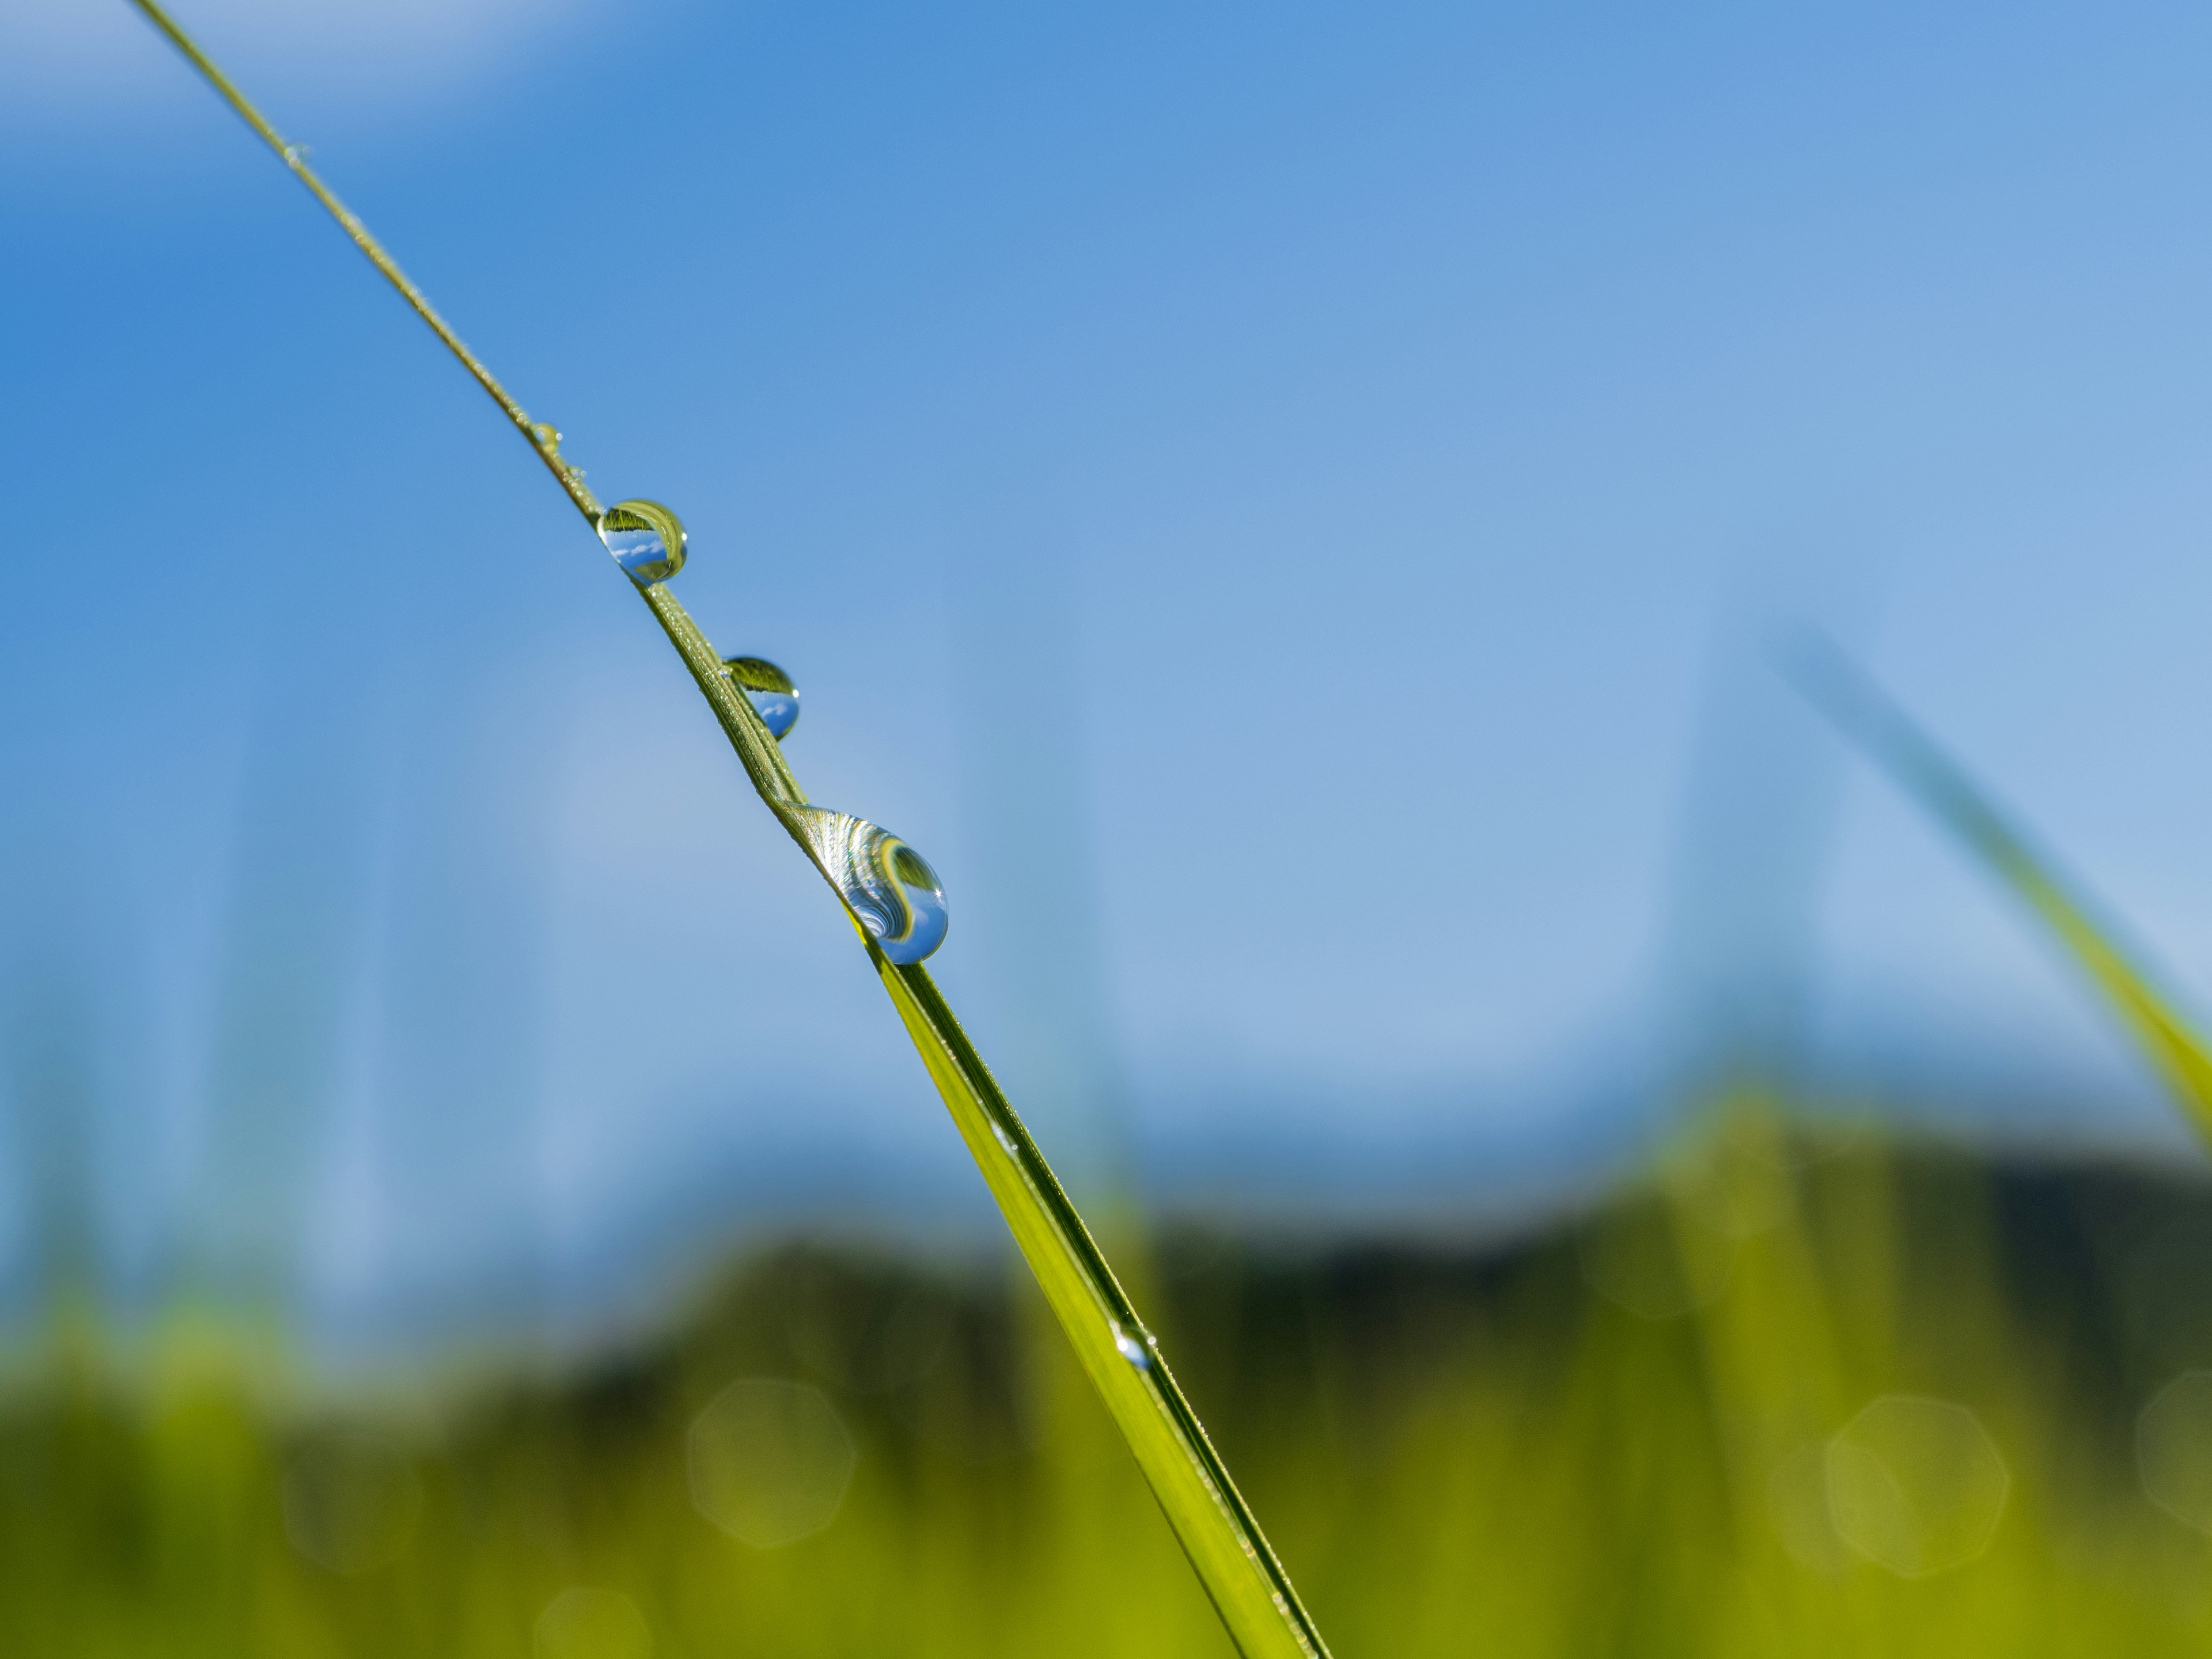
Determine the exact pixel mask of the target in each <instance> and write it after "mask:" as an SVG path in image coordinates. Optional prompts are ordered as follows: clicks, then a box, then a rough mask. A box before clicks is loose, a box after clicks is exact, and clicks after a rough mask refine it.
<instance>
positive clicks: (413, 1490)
mask: <svg viewBox="0 0 2212 1659" xmlns="http://www.w3.org/2000/svg"><path fill="white" fill-rule="evenodd" d="M283 1510H284V1536H285V1538H286V1539H287V1540H289V1541H290V1543H291V1546H292V1547H293V1548H294V1549H295V1550H297V1551H298V1552H299V1553H301V1555H302V1556H304V1557H306V1558H307V1559H308V1560H310V1561H313V1562H314V1563H315V1564H316V1565H319V1566H323V1567H327V1568H329V1569H330V1570H331V1571H332V1572H340V1573H356V1572H368V1571H372V1570H374V1568H377V1567H381V1566H385V1565H389V1564H390V1563H392V1562H393V1561H396V1560H398V1559H399V1558H400V1557H401V1556H402V1555H404V1554H405V1553H406V1552H407V1546H408V1545H409V1544H410V1542H411V1541H413V1539H414V1536H415V1527H416V1522H418V1521H420V1520H421V1519H422V1477H421V1476H420V1475H418V1474H416V1472H415V1466H414V1464H413V1463H412V1462H410V1461H409V1459H408V1457H407V1455H406V1454H405V1453H404V1451H403V1450H402V1449H400V1448H399V1446H398V1443H396V1442H394V1441H392V1439H390V1438H389V1437H386V1436H384V1435H380V1434H377V1433H374V1431H369V1430H367V1429H339V1430H332V1431H326V1432H325V1433H323V1434H321V1435H319V1436H318V1437H316V1438H314V1439H313V1440H312V1441H310V1442H309V1443H307V1445H306V1446H304V1447H302V1448H301V1450H300V1451H299V1452H298V1453H297V1454H296V1455H295V1456H294V1457H293V1459H292V1461H291V1462H290V1463H289V1464H288V1465H287V1466H286V1468H285V1470H284V1489H283Z"/></svg>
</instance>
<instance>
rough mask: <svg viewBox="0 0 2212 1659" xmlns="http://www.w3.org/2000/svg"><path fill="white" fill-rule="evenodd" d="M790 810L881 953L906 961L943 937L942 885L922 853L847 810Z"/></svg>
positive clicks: (915, 959) (920, 955) (914, 960)
mask: <svg viewBox="0 0 2212 1659" xmlns="http://www.w3.org/2000/svg"><path fill="white" fill-rule="evenodd" d="M793 811H796V812H797V813H798V814H799V822H800V826H801V829H802V833H804V834H805V836H806V840H807V844H808V845H809V846H811V848H813V849H814V856H815V858H816V860H817V861H818V862H819V863H820V864H821V866H822V868H823V872H825V873H826V874H827V875H828V876H829V880H830V883H831V884H832V885H833V886H835V887H836V890H838V892H839V893H840V894H842V896H843V897H844V900H845V902H846V903H847V904H848V905H850V906H852V908H853V914H854V915H856V916H858V917H860V926H861V927H865V928H866V929H867V930H868V936H869V937H870V938H871V939H874V940H875V942H876V945H877V946H878V949H880V950H881V951H883V953H884V955H885V956H886V957H890V959H891V960H892V961H893V962H895V963H898V964H899V965H900V966H901V967H906V966H908V965H909V964H911V963H917V962H920V961H921V959H922V958H923V957H927V955H929V953H930V952H931V951H934V950H935V949H937V947H938V946H939V945H942V944H944V943H945V924H946V922H947V921H948V920H949V918H948V917H947V915H946V914H945V889H944V887H943V886H942V885H941V884H939V881H938V879H937V872H936V871H934V870H933V869H931V868H930V867H929V861H928V860H927V859H925V858H923V857H922V855H921V854H919V853H917V852H915V850H914V848H911V847H909V846H908V845H907V844H906V843H905V842H902V841H901V840H900V839H899V838H898V837H897V836H894V835H892V834H890V832H889V831H888V830H884V829H878V828H877V827H876V826H875V825H874V824H872V823H869V822H868V821H867V820H866V818H856V817H854V816H853V815H852V814H851V813H849V812H833V811H829V809H828V808H827V807H823V806H800V807H797V808H794V809H793Z"/></svg>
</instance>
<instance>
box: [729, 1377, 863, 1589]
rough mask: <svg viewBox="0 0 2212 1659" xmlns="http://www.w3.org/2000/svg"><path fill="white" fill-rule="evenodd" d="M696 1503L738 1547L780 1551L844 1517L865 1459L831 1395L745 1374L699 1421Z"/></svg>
mask: <svg viewBox="0 0 2212 1659" xmlns="http://www.w3.org/2000/svg"><path fill="white" fill-rule="evenodd" d="M687 1454H688V1455H687V1461H688V1464H689V1468H690V1479H691V1502H692V1504H694V1505H695V1506H696V1508H697V1510H698V1511H699V1513H700V1514H702V1515H703V1516H706V1517H707V1519H708V1520H709V1521H711V1522H714V1524H715V1525H716V1526H718V1527H720V1528H721V1529H722V1530H723V1531H724V1532H726V1533H727V1534H730V1536H731V1537H732V1538H734V1539H736V1540H737V1541H738V1542H740V1543H744V1544H750V1545H751V1546H752V1547H754V1548H755V1549H775V1548H776V1547H779V1546H781V1545H784V1544H790V1543H794V1542H796V1541H798V1540H799V1539H801V1538H805V1537H807V1536H809V1535H810V1534H814V1533H817V1532H820V1531H821V1530H822V1529H823V1528H824V1527H826V1526H828V1525H829V1523H830V1522H832V1521H834V1520H836V1518H837V1511H838V1510H839V1508H840V1507H842V1504H844V1501H845V1489H846V1488H847V1487H848V1486H850V1485H851V1484H852V1480H853V1470H854V1466H855V1465H856V1464H857V1463H858V1462H860V1453H859V1451H858V1450H857V1449H855V1447H854V1444H853V1437H852V1436H851V1434H849V1433H848V1431H846V1428H845V1425H844V1422H843V1420H842V1419H841V1418H839V1416H838V1415H837V1408H836V1407H834V1406H832V1405H831V1404H830V1403H829V1400H828V1399H827V1398H826V1397H825V1396H824V1395H823V1393H822V1390H821V1389H816V1388H810V1387H809V1386H807V1385H806V1384H805V1383H791V1382H786V1381H784V1380H782V1379H781V1378H777V1377H765V1376H754V1377H744V1378H741V1379H739V1380H738V1382H735V1383H731V1384H730V1386H729V1387H728V1388H726V1389H723V1390H722V1392H721V1393H720V1394H719V1395H715V1396H714V1401H713V1402H712V1403H711V1404H709V1405H708V1407H707V1408H706V1410H704V1411H702V1412H701V1413H699V1415H698V1416H697V1417H696V1419H693V1421H692V1424H691V1432H690V1441H689V1445H688V1447H687Z"/></svg>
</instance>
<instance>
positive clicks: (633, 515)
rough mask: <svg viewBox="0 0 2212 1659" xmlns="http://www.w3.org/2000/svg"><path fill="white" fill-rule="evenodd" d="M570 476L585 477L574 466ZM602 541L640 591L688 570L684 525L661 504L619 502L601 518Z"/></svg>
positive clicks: (600, 537) (600, 516) (655, 502)
mask: <svg viewBox="0 0 2212 1659" xmlns="http://www.w3.org/2000/svg"><path fill="white" fill-rule="evenodd" d="M568 474H569V476H570V477H582V476H583V474H582V473H581V471H579V470H578V469H577V468H575V467H573V466H572V467H570V468H569V469H568ZM599 539H600V540H601V541H603V542H605V544H606V545H607V551H608V552H610V553H611V554H613V555H614V556H615V562H616V563H617V564H618V565H620V566H621V567H622V568H623V570H624V571H626V572H627V573H629V579H630V580H632V581H634V582H635V583H636V584H637V585H638V586H640V587H651V586H654V585H655V584H656V583H659V582H665V581H666V580H668V579H669V578H670V577H671V576H672V575H674V574H676V573H677V572H678V571H679V570H681V569H683V568H684V521H683V520H681V519H679V518H678V517H677V516H676V515H675V514H674V513H671V512H670V511H669V510H668V509H667V508H666V507H663V506H662V505H661V504H660V503H659V501H617V502H616V503H615V504H614V505H613V506H612V507H609V508H608V509H607V510H606V511H605V512H604V513H600V514H599Z"/></svg>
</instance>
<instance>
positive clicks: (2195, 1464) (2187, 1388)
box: [2136, 1371, 2212, 1532]
mask: <svg viewBox="0 0 2212 1659" xmlns="http://www.w3.org/2000/svg"><path fill="white" fill-rule="evenodd" d="M2136 1474H2137V1475H2138V1476H2139V1477H2140V1478H2141V1480H2142V1488H2143V1492H2144V1493H2145V1494H2146V1495H2147V1496H2148V1498H2150V1501H2151V1502H2152V1503H2154V1504H2157V1505H2158V1506H2159V1508H2160V1509H2162V1510H2165V1511H2166V1513H2167V1514H2168V1515H2171V1516H2173V1517H2174V1518H2175V1519H2176V1520H2178V1521H2183V1522H2187V1523H2188V1524H2189V1525H2191V1526H2192V1527H2194V1528H2197V1530H2198V1531H2199V1532H2212V1371H2184V1372H2183V1373H2182V1374H2181V1375H2180V1376H2177V1377H2175V1378H2174V1379H2173V1381H2172V1382H2171V1383H2167V1384H2166V1386H2165V1387H2164V1388H2163V1389H2160V1390H2159V1391H2158V1393H2157V1394H2156V1395H2154V1396H2153V1397H2152V1400H2151V1402H2150V1404H2148V1406H2145V1407H2143V1408H2142V1415H2141V1416H2139V1417H2138V1418H2136Z"/></svg>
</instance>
